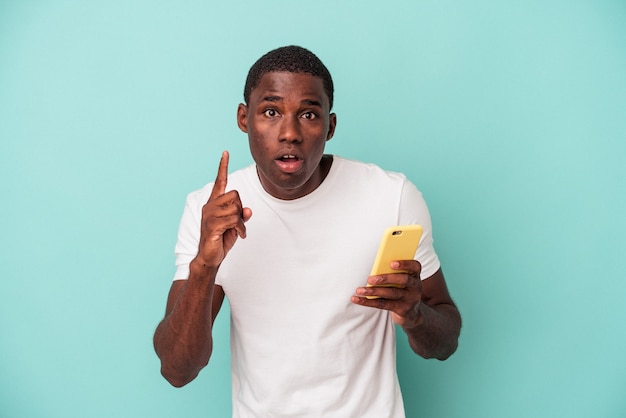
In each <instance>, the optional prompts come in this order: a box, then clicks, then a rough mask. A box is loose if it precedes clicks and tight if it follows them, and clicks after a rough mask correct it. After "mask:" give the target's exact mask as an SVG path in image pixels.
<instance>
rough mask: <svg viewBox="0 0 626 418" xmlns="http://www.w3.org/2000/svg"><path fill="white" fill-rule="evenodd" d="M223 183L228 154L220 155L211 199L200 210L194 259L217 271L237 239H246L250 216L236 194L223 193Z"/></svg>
mask: <svg viewBox="0 0 626 418" xmlns="http://www.w3.org/2000/svg"><path fill="white" fill-rule="evenodd" d="M227 183H228V151H224V152H223V153H222V158H221V159H220V165H219V168H218V170H217V177H216V178H215V183H214V184H213V190H212V191H211V196H209V200H208V201H207V202H206V204H205V205H204V206H203V208H202V222H201V225H200V243H199V248H198V256H197V259H198V261H199V262H200V263H201V264H202V265H203V266H205V267H212V268H217V267H219V265H220V264H221V263H222V261H223V260H224V258H225V257H226V254H228V251H230V249H231V248H232V247H233V245H235V242H236V241H237V238H238V237H241V238H245V237H246V226H245V222H246V221H248V219H250V217H251V216H252V211H251V210H250V208H244V207H243V205H242V204H241V199H240V198H239V193H238V192H237V191H236V190H231V191H229V192H226V185H227Z"/></svg>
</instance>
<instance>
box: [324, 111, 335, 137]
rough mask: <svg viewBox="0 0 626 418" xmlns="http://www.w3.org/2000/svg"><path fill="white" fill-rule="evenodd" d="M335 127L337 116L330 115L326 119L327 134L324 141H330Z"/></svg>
mask: <svg viewBox="0 0 626 418" xmlns="http://www.w3.org/2000/svg"><path fill="white" fill-rule="evenodd" d="M336 127H337V115H336V114H334V113H331V114H330V115H329V119H328V134H327V135H326V141H330V140H331V138H332V137H333V135H335V128H336Z"/></svg>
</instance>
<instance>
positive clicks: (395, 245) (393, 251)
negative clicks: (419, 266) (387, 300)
mask: <svg viewBox="0 0 626 418" xmlns="http://www.w3.org/2000/svg"><path fill="white" fill-rule="evenodd" d="M421 237H422V226H421V225H402V226H392V227H389V228H387V229H385V232H384V233H383V237H382V239H381V241H380V245H379V247H378V253H377V254H376V258H375V259H374V265H373V266H372V270H371V272H370V276H380V275H383V274H390V273H403V272H404V271H403V270H394V269H392V268H391V267H390V264H391V262H392V261H399V260H413V259H414V257H415V252H416V251H417V247H418V245H419V242H420V238H421ZM367 286H368V287H371V286H372V285H370V284H369V283H368V284H367ZM387 286H392V285H387ZM367 298H368V299H376V298H377V296H367Z"/></svg>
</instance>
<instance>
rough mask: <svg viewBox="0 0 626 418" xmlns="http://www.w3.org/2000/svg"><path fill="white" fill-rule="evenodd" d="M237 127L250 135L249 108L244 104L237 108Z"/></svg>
mask: <svg viewBox="0 0 626 418" xmlns="http://www.w3.org/2000/svg"><path fill="white" fill-rule="evenodd" d="M237 126H239V129H241V131H242V132H245V133H248V107H247V106H246V105H245V104H243V103H239V106H238V107H237Z"/></svg>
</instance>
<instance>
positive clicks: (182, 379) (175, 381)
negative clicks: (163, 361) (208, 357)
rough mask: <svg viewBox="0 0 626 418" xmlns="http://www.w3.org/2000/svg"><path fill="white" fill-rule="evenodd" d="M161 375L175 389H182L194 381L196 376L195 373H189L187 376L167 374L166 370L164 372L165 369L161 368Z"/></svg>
mask: <svg viewBox="0 0 626 418" xmlns="http://www.w3.org/2000/svg"><path fill="white" fill-rule="evenodd" d="M161 375H162V376H163V377H164V378H165V380H167V381H168V383H169V384H170V385H172V386H174V387H175V388H182V387H183V386H185V385H186V384H187V383H189V382H191V381H192V380H194V379H195V378H196V376H197V375H198V374H197V373H196V374H191V373H190V374H187V375H182V374H176V373H171V372H168V371H167V370H165V368H163V367H162V368H161Z"/></svg>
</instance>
